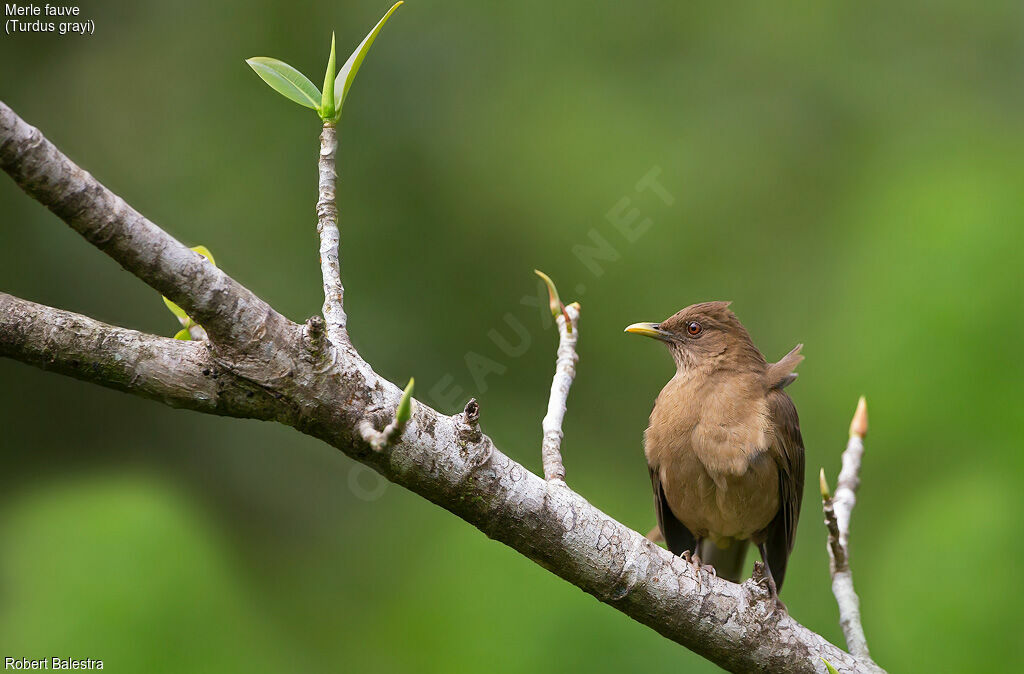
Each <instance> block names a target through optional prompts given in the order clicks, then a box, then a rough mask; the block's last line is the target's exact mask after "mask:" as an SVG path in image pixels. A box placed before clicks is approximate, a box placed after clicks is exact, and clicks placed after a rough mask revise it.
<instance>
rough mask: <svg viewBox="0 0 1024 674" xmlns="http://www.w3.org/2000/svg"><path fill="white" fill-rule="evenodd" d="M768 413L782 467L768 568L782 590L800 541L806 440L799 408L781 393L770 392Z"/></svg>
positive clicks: (770, 530)
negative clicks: (799, 521) (801, 431)
mask: <svg viewBox="0 0 1024 674" xmlns="http://www.w3.org/2000/svg"><path fill="white" fill-rule="evenodd" d="M768 409H769V413H770V415H771V420H772V426H773V427H774V431H775V442H774V443H773V444H772V447H771V452H772V455H773V457H774V458H775V462H776V464H777V465H778V467H779V513H778V514H777V515H776V516H775V519H774V520H772V523H771V524H770V525H768V530H767V538H766V540H765V547H766V548H767V552H768V566H769V567H770V568H771V572H772V577H773V578H774V579H775V584H776V586H777V587H778V588H779V589H782V580H783V578H784V577H785V575H786V561H787V560H788V559H789V553H790V551H792V549H793V542H794V541H795V540H796V523H797V520H798V519H799V518H800V502H801V501H802V500H803V493H804V440H803V438H802V437H801V435H800V419H799V418H798V416H797V413H796V406H795V405H793V401H792V400H790V399H789V396H788V395H786V394H785V393H784V392H783V391H782V390H781V389H773V390H771V391H769V392H768Z"/></svg>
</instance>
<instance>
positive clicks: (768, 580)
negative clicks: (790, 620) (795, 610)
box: [754, 562, 789, 620]
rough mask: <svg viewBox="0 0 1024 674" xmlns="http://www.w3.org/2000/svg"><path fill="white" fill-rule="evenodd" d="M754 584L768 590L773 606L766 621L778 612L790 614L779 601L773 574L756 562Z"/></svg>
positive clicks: (766, 616) (769, 599)
mask: <svg viewBox="0 0 1024 674" xmlns="http://www.w3.org/2000/svg"><path fill="white" fill-rule="evenodd" d="M754 582H755V583H757V584H758V585H760V586H761V587H764V588H767V589H768V601H769V602H771V606H770V607H769V609H768V613H767V614H766V615H765V617H764V619H765V620H767V619H769V618H771V617H772V616H773V615H775V612H776V611H779V612H781V613H788V612H789V610H788V609H787V608H786V605H785V604H784V603H782V600H781V599H779V589H778V587H776V585H775V579H774V578H772V574H771V572H768V571H767V570H766V568H765V566H764V565H763V564H762V563H761V562H754Z"/></svg>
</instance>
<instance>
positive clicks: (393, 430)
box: [357, 379, 416, 452]
mask: <svg viewBox="0 0 1024 674" xmlns="http://www.w3.org/2000/svg"><path fill="white" fill-rule="evenodd" d="M415 386H416V380H415V379H410V380H409V383H408V384H406V386H405V390H404V391H402V398H401V399H400V400H399V401H398V406H397V407H396V408H395V418H394V419H393V420H392V421H391V423H390V424H388V425H387V426H385V427H384V430H383V431H378V430H377V429H375V428H374V427H373V424H372V423H371V422H370V420H369V419H365V418H364V419H361V420H360V421H359V423H358V424H357V430H358V431H359V435H360V436H362V438H363V440H365V441H366V442H367V443H368V444H369V445H370V448H371V449H373V451H375V452H383V451H384V450H385V449H387V448H388V447H390V446H391V445H392V444H393V443H394V442H395V440H396V439H398V438H399V437H400V436H401V435H402V430H403V429H404V428H405V424H406V423H408V421H409V419H410V418H411V417H412V410H413V405H414V403H415V401H414V400H413V399H412V391H413V388H414V387H415Z"/></svg>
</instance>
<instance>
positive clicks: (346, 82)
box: [334, 0, 404, 116]
mask: <svg viewBox="0 0 1024 674" xmlns="http://www.w3.org/2000/svg"><path fill="white" fill-rule="evenodd" d="M403 1H404V0H399V2H396V3H395V4H394V5H392V6H391V9H389V10H388V11H387V14H385V15H384V17H383V18H381V20H380V21H378V22H377V25H376V26H374V27H373V30H371V31H370V33H369V34H368V35H367V36H366V37H364V38H363V41H362V42H360V43H359V46H358V47H356V50H355V51H354V52H352V54H351V55H350V56H349V57H348V60H347V61H345V65H343V66H342V67H341V70H339V71H338V77H337V79H335V81H334V92H335V93H334V102H335V107H336V108H337V109H338V115H339V116H340V115H341V106H342V105H344V103H345V99H346V98H347V97H348V90H349V89H351V88H352V82H354V81H355V79H356V73H358V72H359V68H360V66H362V65H363V59H365V58H366V54H367V53H368V52H369V51H370V47H372V46H373V41H374V40H376V39H377V34H378V33H380V29H381V28H383V27H384V24H385V23H387V20H388V19H390V18H391V15H392V14H394V13H395V10H396V9H398V6H399V5H401V4H402V2H403Z"/></svg>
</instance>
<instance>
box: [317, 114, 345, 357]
mask: <svg viewBox="0 0 1024 674" xmlns="http://www.w3.org/2000/svg"><path fill="white" fill-rule="evenodd" d="M337 151H338V130H337V129H336V128H335V126H334V123H333V122H325V123H324V129H323V131H322V132H321V133H320V160H319V162H318V167H319V181H318V185H319V194H320V196H319V198H318V199H317V202H316V217H317V232H319V234H320V273H321V274H322V275H323V279H324V320H326V321H327V337H328V338H329V339H330V340H331V343H333V344H335V345H341V344H342V343H344V342H347V341H348V334H347V333H346V331H345V323H346V321H347V318H346V317H345V307H344V302H345V288H344V287H343V286H342V285H341V267H340V263H339V262H338V243H339V240H340V234H339V232H338V206H337V203H336V201H335V193H336V189H335V185H336V183H337V180H338V173H337V169H336V160H335V157H336V155H337Z"/></svg>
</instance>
